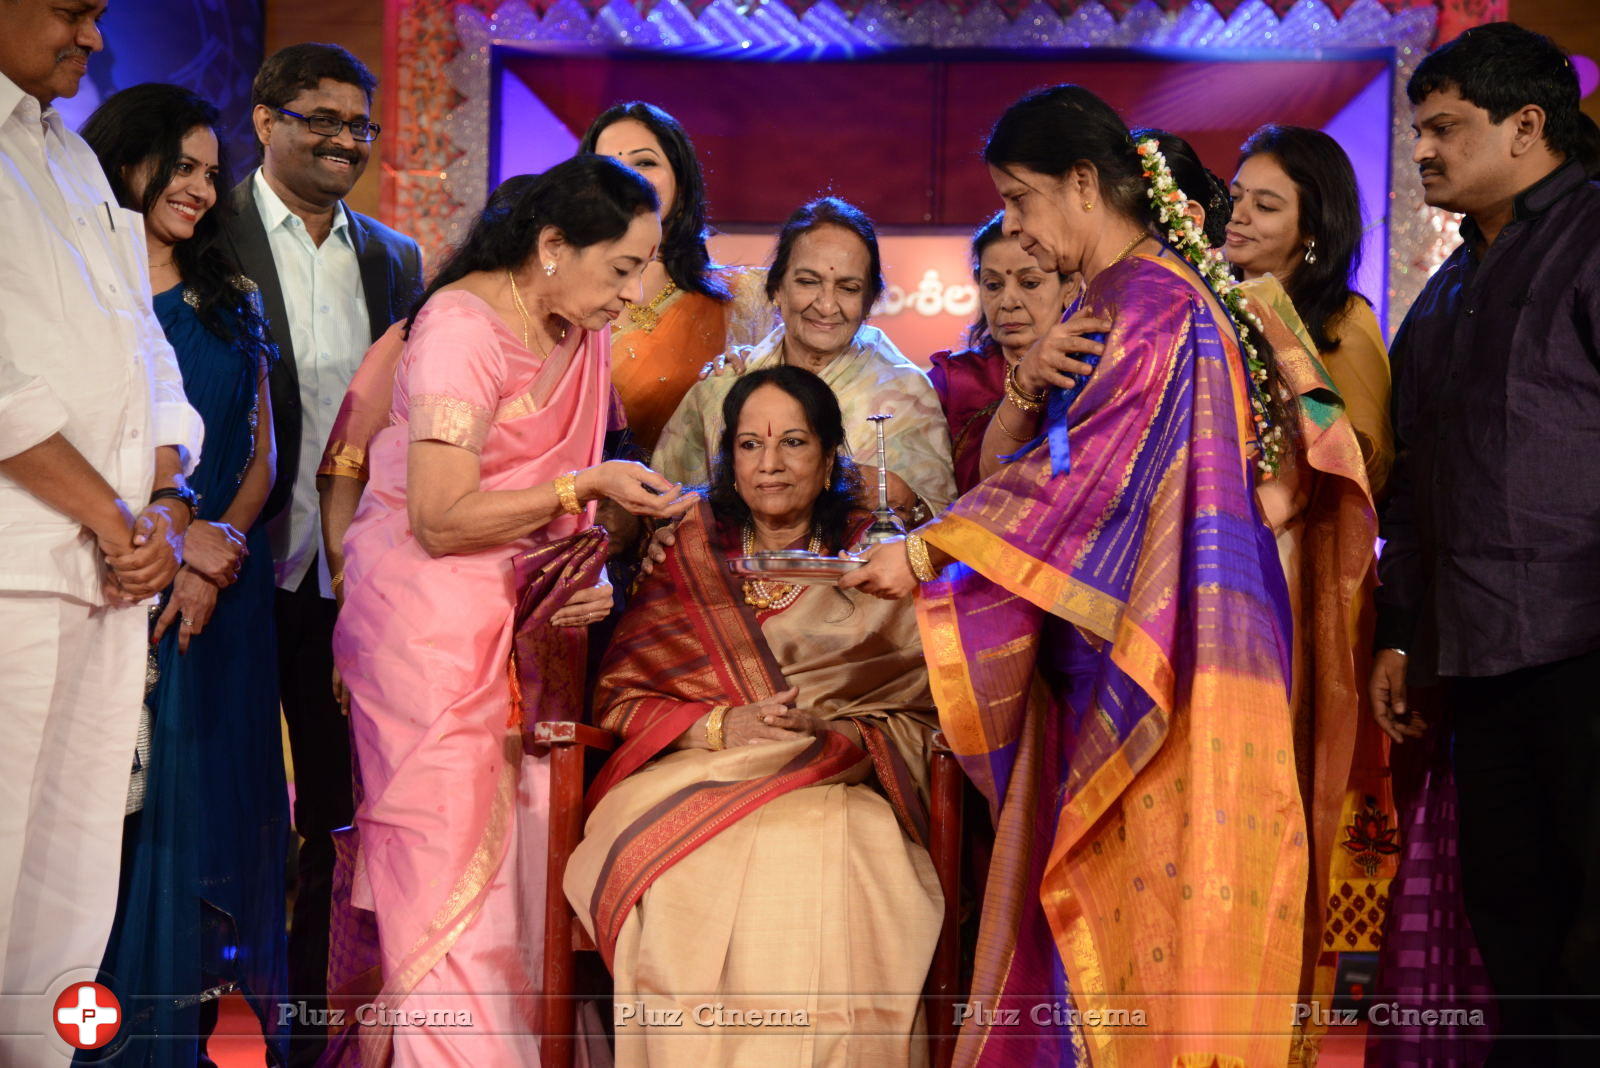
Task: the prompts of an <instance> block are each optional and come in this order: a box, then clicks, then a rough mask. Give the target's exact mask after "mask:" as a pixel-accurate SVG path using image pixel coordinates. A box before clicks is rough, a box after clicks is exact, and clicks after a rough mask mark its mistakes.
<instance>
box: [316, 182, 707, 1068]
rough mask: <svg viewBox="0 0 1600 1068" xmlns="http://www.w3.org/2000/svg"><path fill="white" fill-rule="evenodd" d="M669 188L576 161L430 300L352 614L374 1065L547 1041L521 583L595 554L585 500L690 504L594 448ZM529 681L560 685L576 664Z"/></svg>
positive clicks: (471, 240) (541, 777)
mask: <svg viewBox="0 0 1600 1068" xmlns="http://www.w3.org/2000/svg"><path fill="white" fill-rule="evenodd" d="M655 208H656V199H655V194H654V192H653V191H652V190H651V189H650V187H649V185H648V184H646V183H645V182H644V180H643V179H641V178H640V177H639V176H638V175H637V174H635V173H634V172H632V171H630V170H628V169H627V168H625V167H623V166H621V165H620V164H617V163H615V162H613V161H610V160H602V159H599V158H597V157H593V156H588V157H578V158H576V159H573V160H569V161H567V162H566V163H562V164H559V165H557V166H556V167H554V168H552V169H551V170H550V171H548V172H546V173H545V174H544V175H542V176H540V177H539V178H538V179H537V180H535V181H534V182H532V183H530V184H529V187H528V189H527V191H526V192H525V193H524V194H523V195H522V196H521V197H519V198H518V199H517V200H516V201H515V202H514V203H510V204H502V205H499V206H497V207H496V208H493V209H491V210H486V211H485V212H484V214H483V215H482V216H480V218H479V219H478V221H477V222H476V223H475V224H474V226H473V229H472V232H471V233H470V234H469V235H468V237H467V240H466V242H465V243H464V244H463V245H462V247H461V248H460V249H459V250H458V251H457V252H456V254H455V255H454V256H453V257H452V258H451V260H450V261H449V262H447V263H446V264H445V266H444V267H443V268H442V269H441V271H440V274H439V276H438V277H437V278H436V279H435V280H434V282H433V284H432V285H431V286H430V287H429V290H428V292H427V294H426V295H425V297H424V302H423V304H422V305H421V306H420V309H419V310H418V311H417V313H416V314H415V315H413V317H412V319H411V322H410V327H409V336H408V338H407V340H406V346H405V351H404V352H403V353H402V355H401V357H400V362H399V367H398V370H397V374H396V381H395V391H394V404H393V407H392V409H391V412H390V420H389V425H388V426H387V427H385V428H384V429H383V430H381V431H379V432H378V434H377V435H376V437H375V438H374V439H373V442H372V447H371V457H370V467H371V482H370V485H369V487H368V490H367V492H366V493H365V494H364V495H363V497H362V502H361V506H360V509H359V510H358V512H357V514H356V518H355V521H354V523H353V524H352V525H351V527H350V531H349V534H348V536H347V538H346V541H345V550H346V553H345V555H346V564H345V603H344V607H343V609H342V611H341V612H340V615H339V624H338V630H337V632H336V635H335V656H336V658H337V662H338V666H339V670H340V672H341V674H342V675H343V678H344V680H345V683H346V685H347V686H348V687H349V690H350V693H351V720H352V726H353V730H354V736H355V744H356V750H357V754H358V758H359V761H360V766H361V772H362V783H363V786H364V788H365V797H364V799H363V801H362V804H361V807H360V809H359V810H358V812H357V814H356V823H357V827H358V828H359V831H360V840H361V846H360V850H361V852H360V861H359V863H358V866H357V872H356V877H355V889H354V897H355V900H356V904H357V905H365V906H367V907H370V908H371V909H372V911H373V912H374V913H375V915H376V917H377V925H378V941H379V950H380V955H381V960H382V989H381V992H380V993H379V995H378V996H377V998H375V999H373V1002H372V1005H373V1008H372V1009H371V1010H364V1011H367V1012H368V1014H369V1015H368V1018H367V1019H365V1020H361V1021H359V1022H361V1023H363V1024H374V1025H375V1026H371V1027H368V1028H366V1029H364V1031H363V1033H362V1035H361V1039H360V1044H361V1060H362V1062H363V1063H365V1064H368V1065H376V1064H384V1063H388V1062H390V1061H391V1060H392V1062H393V1063H395V1064H397V1065H423V1066H427V1068H433V1066H436V1065H474V1066H483V1065H495V1066H500V1065H521V1064H536V1063H538V1054H537V1050H536V1047H535V1042H534V1038H533V1035H534V1032H535V1026H534V1023H535V1021H534V1020H533V1019H532V1015H531V1013H532V1004H533V1000H534V999H533V998H532V996H531V995H533V994H535V993H536V991H537V988H536V986H535V985H534V977H535V976H537V974H538V967H539V961H538V960H537V956H538V952H539V947H540V945H541V940H540V931H539V929H538V926H537V924H538V917H539V916H541V915H542V913H541V907H542V897H543V888H544V874H543V865H544V856H543V841H544V836H545V832H546V826H545V816H546V806H547V796H546V792H547V782H548V778H547V768H546V766H545V764H544V762H543V761H542V760H541V759H536V758H533V757H529V756H525V755H524V754H523V751H522V744H521V731H520V719H521V711H522V710H521V705H520V702H517V701H514V699H513V697H514V687H513V685H512V684H511V682H510V665H511V659H512V637H513V625H514V618H515V616H516V614H517V609H518V592H519V588H520V586H521V585H522V584H523V583H524V582H525V581H528V580H534V581H538V580H539V579H540V578H541V577H542V576H543V575H548V574H549V573H550V572H551V571H552V569H555V570H557V571H559V570H560V569H561V568H562V567H568V568H570V569H571V570H572V571H573V572H575V573H577V574H578V575H579V576H593V575H595V574H597V572H598V567H599V559H598V556H597V554H596V551H595V549H596V541H597V539H596V538H594V537H593V536H591V535H588V534H584V533H582V532H581V531H582V528H584V527H587V526H588V524H589V520H590V514H589V512H588V510H587V509H586V508H585V507H584V502H586V501H592V500H595V499H597V498H599V497H602V496H604V497H609V498H611V499H613V500H616V501H618V503H620V504H622V505H623V506H624V507H626V508H628V509H629V510H632V511H638V512H645V513H648V514H653V515H673V514H678V513H681V512H682V511H683V510H684V509H685V508H686V507H688V505H689V504H690V503H691V502H692V497H684V496H683V495H682V494H681V493H680V492H678V491H677V490H676V489H675V488H674V487H673V486H672V485H671V484H670V483H668V482H667V481H666V480H665V479H663V478H661V477H660V476H659V475H656V474H654V473H653V472H650V471H649V470H647V469H645V468H643V467H640V466H638V465H634V464H625V463H618V462H611V463H598V461H599V457H600V447H601V439H602V437H603V434H604V431H605V420H606V413H607V403H606V402H607V398H608V396H609V388H608V385H607V383H608V374H609V367H608V366H607V346H606V338H607V334H606V326H607V324H608V320H609V319H611V318H614V317H615V315H616V314H617V313H619V312H620V311H621V309H622V306H623V302H624V301H625V300H626V299H628V298H629V297H630V296H633V297H636V296H637V292H638V288H639V276H640V273H641V272H642V271H643V269H644V265H645V264H646V263H648V262H649V261H650V257H651V256H652V255H653V253H654V250H655V247H656V245H657V243H658V242H659V240H660V233H661V231H660V222H659V220H658V218H657V217H656V214H655ZM530 309H531V311H530ZM530 560H532V561H536V562H537V563H538V565H539V568H540V571H541V575H530V574H528V572H529V571H530V567H531V565H530V563H529V561H530ZM551 640H552V641H554V640H556V639H554V638H553V637H552V639H551ZM531 651H533V652H535V653H537V649H534V650H531ZM526 659H528V658H524V660H526ZM533 659H538V658H537V657H534V658H533ZM553 659H554V658H546V660H547V662H546V664H545V666H546V667H547V669H550V670H554V669H555V665H554V663H553ZM580 663H581V659H580ZM520 666H521V667H522V668H523V669H524V670H525V669H526V668H527V666H528V665H527V664H526V663H524V664H522V665H520ZM533 681H534V682H535V683H540V682H544V683H548V684H549V685H548V695H549V696H550V697H551V699H559V698H560V697H562V696H563V693H562V690H561V689H560V687H559V685H558V684H559V682H560V681H561V680H560V679H559V678H556V677H550V678H544V679H541V678H539V677H538V676H535V677H534V679H533ZM541 711H543V709H541ZM374 1014H375V1015H374Z"/></svg>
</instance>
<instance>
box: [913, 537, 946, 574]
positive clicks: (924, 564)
mask: <svg viewBox="0 0 1600 1068" xmlns="http://www.w3.org/2000/svg"><path fill="white" fill-rule="evenodd" d="M906 559H907V560H908V561H910V563H911V573H912V574H913V575H915V576H916V577H917V581H918V582H932V581H933V580H934V579H936V578H938V577H939V572H937V571H935V570H934V569H933V561H932V560H930V559H928V543H927V542H925V541H923V540H922V535H921V534H916V533H912V534H907V535H906Z"/></svg>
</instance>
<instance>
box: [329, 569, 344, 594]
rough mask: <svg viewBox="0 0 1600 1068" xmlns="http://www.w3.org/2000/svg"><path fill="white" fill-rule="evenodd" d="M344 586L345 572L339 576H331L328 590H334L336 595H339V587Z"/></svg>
mask: <svg viewBox="0 0 1600 1068" xmlns="http://www.w3.org/2000/svg"><path fill="white" fill-rule="evenodd" d="M343 585H344V572H343V571H341V572H339V573H338V574H337V575H332V576H330V577H329V578H328V588H329V589H330V590H332V591H333V592H334V593H338V592H339V587H341V586H343Z"/></svg>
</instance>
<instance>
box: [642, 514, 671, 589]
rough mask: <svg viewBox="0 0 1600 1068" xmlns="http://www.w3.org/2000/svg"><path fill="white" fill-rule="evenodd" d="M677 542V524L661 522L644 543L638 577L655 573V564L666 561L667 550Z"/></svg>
mask: <svg viewBox="0 0 1600 1068" xmlns="http://www.w3.org/2000/svg"><path fill="white" fill-rule="evenodd" d="M676 544H678V524H676V523H663V524H662V525H661V526H659V527H656V529H655V531H654V532H653V533H651V535H650V540H649V542H647V543H646V544H645V547H644V556H643V558H642V559H641V560H640V562H639V577H640V578H641V579H642V578H644V577H645V576H647V575H651V574H654V573H655V569H656V565H657V564H664V563H666V562H667V550H668V549H670V548H672V547H673V546H674V545H676Z"/></svg>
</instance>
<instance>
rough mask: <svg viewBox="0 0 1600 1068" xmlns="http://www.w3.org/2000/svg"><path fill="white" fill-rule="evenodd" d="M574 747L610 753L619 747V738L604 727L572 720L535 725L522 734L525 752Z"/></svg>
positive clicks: (551, 721)
mask: <svg viewBox="0 0 1600 1068" xmlns="http://www.w3.org/2000/svg"><path fill="white" fill-rule="evenodd" d="M572 745H576V746H582V747H583V748H585V749H594V750H598V751H599V752H602V753H609V752H611V751H612V750H613V749H615V748H616V747H617V736H616V735H615V734H613V733H611V732H610V731H608V730H606V729H605V728H604V727H594V726H590V725H589V724H587V723H579V722H577V721H575V720H570V719H557V720H549V721H545V722H540V723H535V724H534V725H533V727H532V729H531V730H525V731H523V732H522V748H523V751H524V752H528V753H536V752H541V751H543V750H545V749H551V748H555V747H557V746H572Z"/></svg>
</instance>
